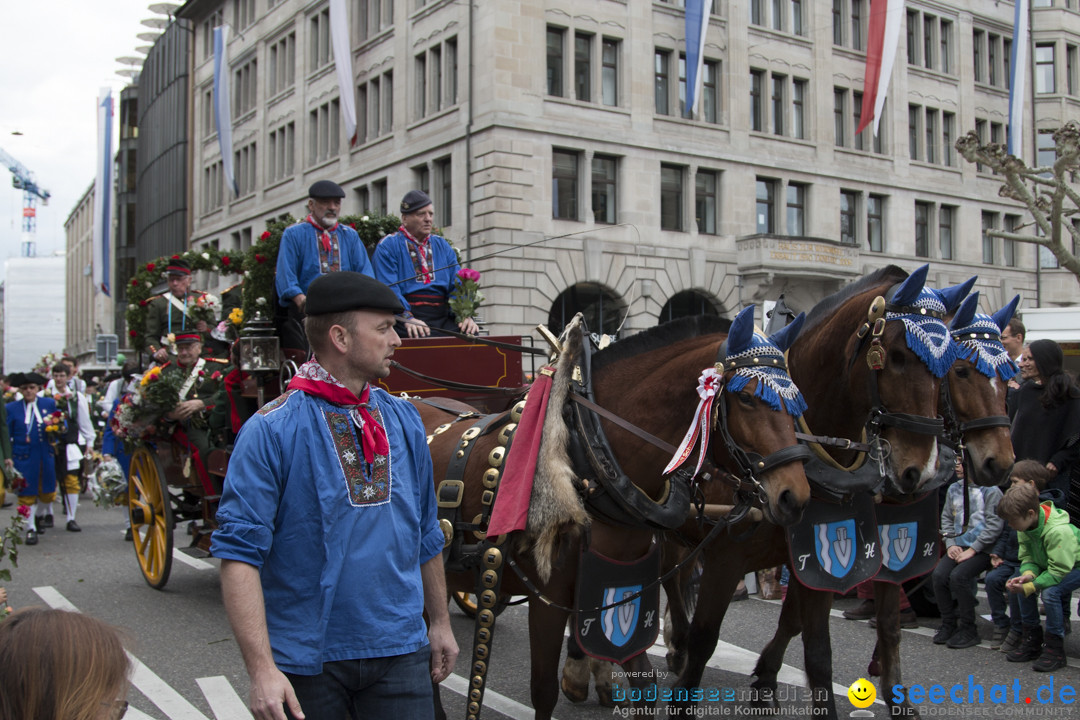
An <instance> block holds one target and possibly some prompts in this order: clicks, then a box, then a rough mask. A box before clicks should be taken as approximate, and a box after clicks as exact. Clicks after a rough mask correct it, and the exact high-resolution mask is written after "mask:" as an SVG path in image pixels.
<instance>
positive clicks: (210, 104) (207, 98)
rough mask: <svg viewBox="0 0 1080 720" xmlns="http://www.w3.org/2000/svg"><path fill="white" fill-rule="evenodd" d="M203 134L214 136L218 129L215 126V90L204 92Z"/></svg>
mask: <svg viewBox="0 0 1080 720" xmlns="http://www.w3.org/2000/svg"><path fill="white" fill-rule="evenodd" d="M202 107H203V134H204V135H208V136H209V135H214V134H215V133H217V127H216V126H215V125H214V90H213V88H210V89H208V90H206V91H204V92H203V103H202Z"/></svg>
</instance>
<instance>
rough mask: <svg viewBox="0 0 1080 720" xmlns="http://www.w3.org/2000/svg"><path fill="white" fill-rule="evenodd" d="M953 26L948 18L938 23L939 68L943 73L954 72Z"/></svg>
mask: <svg viewBox="0 0 1080 720" xmlns="http://www.w3.org/2000/svg"><path fill="white" fill-rule="evenodd" d="M952 27H953V25H952V23H951V22H949V21H948V20H942V21H941V22H939V23H938V47H939V51H938V69H939V70H941V72H943V73H948V72H952Z"/></svg>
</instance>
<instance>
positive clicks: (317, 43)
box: [308, 8, 331, 72]
mask: <svg viewBox="0 0 1080 720" xmlns="http://www.w3.org/2000/svg"><path fill="white" fill-rule="evenodd" d="M308 48H309V53H308V72H314V71H316V70H318V69H319V68H321V67H323V66H325V65H329V64H330V59H331V55H330V9H329V8H327V9H326V10H323V11H322V12H318V13H315V14H314V15H312V16H311V19H310V20H309V21H308Z"/></svg>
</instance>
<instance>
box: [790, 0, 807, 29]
mask: <svg viewBox="0 0 1080 720" xmlns="http://www.w3.org/2000/svg"><path fill="white" fill-rule="evenodd" d="M802 11H803V3H802V0H791V32H793V33H795V34H796V35H805V34H806V28H805V27H804V26H803V15H802Z"/></svg>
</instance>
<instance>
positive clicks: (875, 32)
mask: <svg viewBox="0 0 1080 720" xmlns="http://www.w3.org/2000/svg"><path fill="white" fill-rule="evenodd" d="M903 20H904V0H871V1H870V38H869V41H870V42H869V46H868V47H867V48H866V77H865V79H864V80H863V98H862V115H861V120H860V122H859V128H858V129H857V130H856V131H855V134H856V135H858V134H859V133H861V132H862V131H863V128H865V127H866V126H867V125H869V124H870V121H871V120H873V121H874V135H877V133H878V125H879V124H881V109H882V106H883V105H885V98H886V96H888V94H889V80H891V79H892V70H893V63H894V62H895V61H896V49H897V46H898V45H899V44H900V25H901V23H902V22H903Z"/></svg>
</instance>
